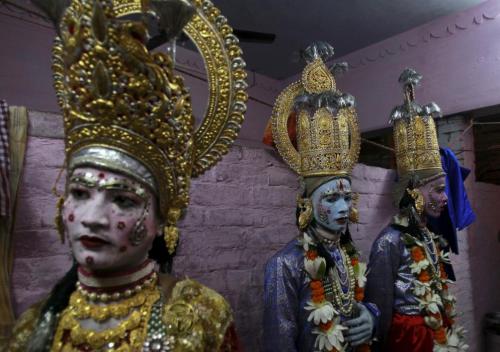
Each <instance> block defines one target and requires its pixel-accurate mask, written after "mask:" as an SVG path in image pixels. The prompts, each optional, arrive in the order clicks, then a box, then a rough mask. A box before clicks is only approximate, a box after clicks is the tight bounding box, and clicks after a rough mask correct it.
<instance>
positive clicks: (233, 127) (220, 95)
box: [184, 0, 248, 177]
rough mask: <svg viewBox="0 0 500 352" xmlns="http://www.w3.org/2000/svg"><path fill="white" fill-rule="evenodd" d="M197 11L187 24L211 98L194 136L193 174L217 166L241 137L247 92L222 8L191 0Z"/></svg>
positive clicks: (239, 53) (242, 67)
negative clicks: (203, 66)
mask: <svg viewBox="0 0 500 352" xmlns="http://www.w3.org/2000/svg"><path fill="white" fill-rule="evenodd" d="M191 4H192V5H193V6H194V7H195V8H196V13H195V15H194V16H193V18H192V19H191V21H189V22H188V24H187V25H186V26H185V27H184V32H185V34H186V35H187V36H188V37H189V38H190V39H191V40H192V41H193V43H194V44H195V46H196V47H197V49H198V51H199V52H200V54H201V56H202V57H203V60H204V63H205V69H206V72H207V81H208V89H209V97H208V104H207V110H206V112H205V116H204V118H203V120H202V122H201V124H200V125H199V127H198V128H197V130H196V132H195V136H194V163H193V171H192V176H193V177H196V176H199V175H201V174H203V173H204V172H205V171H206V170H208V169H209V168H210V167H212V166H213V165H215V164H216V163H217V162H218V161H219V160H220V159H221V158H222V156H223V155H224V154H226V153H227V152H228V151H229V148H230V146H231V145H232V143H233V142H234V140H235V139H236V137H237V136H238V132H239V130H240V127H241V124H242V123H243V114H244V113H245V111H246V101H247V99H248V95H247V93H246V92H245V89H246V87H247V83H246V81H245V79H246V76H247V74H246V71H245V62H244V60H243V58H242V50H241V48H240V47H239V45H238V38H237V37H236V36H235V35H234V34H233V29H232V28H231V26H229V25H228V24H227V19H226V18H225V17H224V16H223V15H221V13H220V10H219V9H218V8H216V7H215V6H214V5H213V4H212V3H211V2H210V1H208V0H204V1H201V0H192V1H191Z"/></svg>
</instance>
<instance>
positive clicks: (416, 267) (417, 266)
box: [410, 259, 429, 274]
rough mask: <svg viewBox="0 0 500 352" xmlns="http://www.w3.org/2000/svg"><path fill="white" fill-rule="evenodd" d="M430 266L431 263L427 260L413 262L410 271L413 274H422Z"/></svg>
mask: <svg viewBox="0 0 500 352" xmlns="http://www.w3.org/2000/svg"><path fill="white" fill-rule="evenodd" d="M428 266H429V261H428V260H427V259H423V260H421V261H419V262H416V261H413V263H412V264H410V269H411V272H412V274H420V272H421V271H422V270H423V269H425V268H427V267H428Z"/></svg>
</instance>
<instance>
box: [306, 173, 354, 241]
mask: <svg viewBox="0 0 500 352" xmlns="http://www.w3.org/2000/svg"><path fill="white" fill-rule="evenodd" d="M311 200H312V203H313V213H314V219H315V220H316V222H318V223H319V224H320V225H321V226H323V227H324V228H326V229H327V230H330V231H332V232H333V233H336V234H338V233H345V231H346V229H347V225H348V222H349V210H350V208H351V203H352V194H351V182H350V181H349V180H347V179H345V178H339V179H334V180H330V181H328V182H326V183H324V184H322V185H321V186H319V187H318V188H316V189H315V190H314V192H313V193H312V195H311Z"/></svg>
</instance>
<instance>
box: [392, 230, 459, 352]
mask: <svg viewBox="0 0 500 352" xmlns="http://www.w3.org/2000/svg"><path fill="white" fill-rule="evenodd" d="M427 234H428V235H429V237H430V242H429V244H430V245H431V246H432V247H433V249H434V251H433V252H434V253H435V258H432V255H431V251H430V250H429V249H428V247H427V246H426V245H425V244H424V243H423V242H421V241H420V240H418V239H416V238H415V237H413V236H411V235H410V234H404V235H403V237H402V239H403V242H404V243H405V245H406V247H407V248H408V250H409V252H410V256H411V259H412V261H413V263H412V264H411V265H410V269H411V272H412V273H413V274H414V275H415V279H416V280H415V283H414V286H413V293H414V294H415V296H416V297H417V300H418V302H419V307H420V309H421V311H422V312H423V314H424V315H425V317H424V320H425V323H426V325H427V326H429V327H430V328H431V329H432V330H433V332H434V349H433V352H451V351H453V352H459V351H466V350H467V349H468V348H469V346H468V345H467V344H466V343H465V338H464V332H465V331H464V329H463V328H462V327H460V326H458V325H456V324H455V320H454V319H455V317H456V312H455V302H456V299H455V297H454V296H453V295H451V294H450V293H449V291H448V284H449V283H450V282H451V281H450V280H449V279H448V275H447V274H446V271H445V269H444V265H445V264H447V263H450V260H449V252H444V251H443V250H441V247H440V245H439V236H436V235H435V234H433V233H432V232H427ZM433 259H434V261H433Z"/></svg>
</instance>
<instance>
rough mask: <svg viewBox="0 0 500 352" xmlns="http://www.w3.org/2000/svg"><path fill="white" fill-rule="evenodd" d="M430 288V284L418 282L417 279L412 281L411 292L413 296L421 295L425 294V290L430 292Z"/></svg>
mask: <svg viewBox="0 0 500 352" xmlns="http://www.w3.org/2000/svg"><path fill="white" fill-rule="evenodd" d="M430 290H431V285H430V284H429V283H428V282H420V281H418V280H415V281H414V282H413V293H414V294H415V296H418V297H423V296H425V295H426V294H427V292H430Z"/></svg>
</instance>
